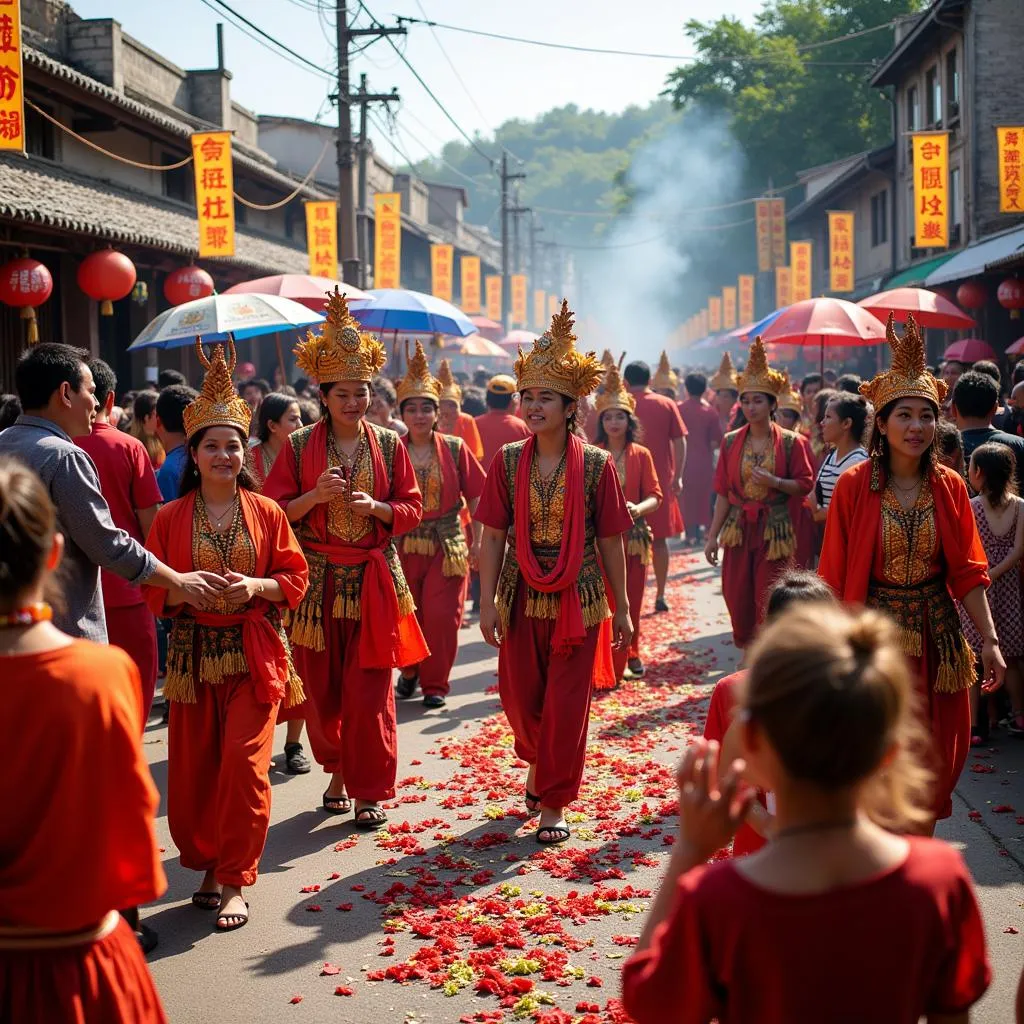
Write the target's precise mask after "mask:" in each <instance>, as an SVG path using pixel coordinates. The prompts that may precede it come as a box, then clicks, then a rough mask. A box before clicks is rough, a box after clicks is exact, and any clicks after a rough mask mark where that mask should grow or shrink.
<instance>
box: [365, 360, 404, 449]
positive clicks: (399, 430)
mask: <svg viewBox="0 0 1024 1024" xmlns="http://www.w3.org/2000/svg"><path fill="white" fill-rule="evenodd" d="M397 408H398V395H397V393H396V392H395V385H394V384H392V383H391V381H389V380H388V379H387V377H383V376H381V375H380V374H377V376H376V377H374V378H373V380H372V381H370V407H369V409H367V410H366V418H367V420H369V422H370V423H376V424H377V426H378V427H387V428H388V430H393V431H394V432H395V433H396V434H398V435H399V436H401V435H403V434H404V433H405V432H406V429H407V428H406V425H405V424H404V423H403V422H402V421H401V420H400V419H398V418H397V417H396V416H395V410H396V409H397Z"/></svg>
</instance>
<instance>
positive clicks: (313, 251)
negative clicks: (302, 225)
mask: <svg viewBox="0 0 1024 1024" xmlns="http://www.w3.org/2000/svg"><path fill="white" fill-rule="evenodd" d="M306 248H308V249H309V272H310V274H312V275H313V277H330V278H335V279H336V278H337V277H338V204H337V203H336V202H334V201H333V200H332V201H328V202H316V203H306Z"/></svg>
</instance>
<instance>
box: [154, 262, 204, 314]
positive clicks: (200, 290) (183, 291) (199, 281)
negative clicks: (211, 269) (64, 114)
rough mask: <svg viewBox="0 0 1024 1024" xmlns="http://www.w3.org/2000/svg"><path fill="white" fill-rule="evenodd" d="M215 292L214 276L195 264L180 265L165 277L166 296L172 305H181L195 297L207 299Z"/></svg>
mask: <svg viewBox="0 0 1024 1024" xmlns="http://www.w3.org/2000/svg"><path fill="white" fill-rule="evenodd" d="M212 294H213V278H212V277H210V275H209V274H208V273H207V272H206V271H205V270H203V268H202V267H197V266H195V265H194V264H193V265H192V266H189V267H179V268H178V269H177V270H175V271H174V272H173V273H172V274H168V275H167V277H166V278H165V279H164V298H166V299H167V301H168V302H169V303H170V304H171V305H172V306H180V305H181V304H182V303H183V302H191V301H192V300H193V299H205V298H206V296H207V295H212Z"/></svg>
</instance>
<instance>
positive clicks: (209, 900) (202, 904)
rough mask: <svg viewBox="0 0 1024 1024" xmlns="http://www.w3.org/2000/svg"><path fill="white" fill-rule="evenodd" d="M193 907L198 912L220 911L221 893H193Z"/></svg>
mask: <svg viewBox="0 0 1024 1024" xmlns="http://www.w3.org/2000/svg"><path fill="white" fill-rule="evenodd" d="M192 906H193V907H195V908H196V909H197V910H218V909H220V893H219V892H194V893H192Z"/></svg>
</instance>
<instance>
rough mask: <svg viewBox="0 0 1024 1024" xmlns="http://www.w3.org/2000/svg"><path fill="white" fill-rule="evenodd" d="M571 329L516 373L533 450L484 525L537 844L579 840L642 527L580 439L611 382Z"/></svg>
mask: <svg viewBox="0 0 1024 1024" xmlns="http://www.w3.org/2000/svg"><path fill="white" fill-rule="evenodd" d="M572 328H573V316H572V313H570V312H569V305H568V303H567V302H565V301H563V302H562V309H561V312H559V313H556V314H555V316H554V317H552V320H551V327H550V329H549V330H548V332H547V333H546V334H544V335H542V336H541V337H540V338H538V339H537V341H536V342H535V343H534V347H533V349H531V351H530V352H529V353H527V354H526V355H523V354H520V356H519V358H518V359H517V360H516V365H515V373H516V379H517V383H518V385H519V390H520V393H521V394H522V397H523V417H524V419H525V421H526V425H527V426H528V427H529V428H530V431H531V433H532V435H533V436H531V437H530V438H528V439H527V440H525V441H517V442H516V443H515V444H507V445H505V446H504V447H503V448H502V449H501V451H500V453H499V454H498V455H497V456H495V459H494V463H493V464H492V466H491V469H490V472H489V473H488V474H487V483H486V485H485V488H484V494H483V497H482V498H481V499H480V506H479V508H478V509H477V512H476V518H477V519H478V520H479V521H480V522H481V523H483V525H484V536H483V542H482V544H481V548H480V631H481V632H482V633H483V636H484V639H485V640H486V641H487V643H488V644H490V645H491V646H492V647H498V648H499V655H498V687H499V691H500V693H501V702H502V706H503V707H504V709H505V714H506V715H507V716H508V720H509V723H510V725H511V726H512V732H513V733H514V734H515V749H516V753H517V754H518V755H519V757H521V758H522V759H523V760H524V761H525V762H526V763H527V764H528V765H529V766H530V767H529V772H528V774H527V777H526V805H527V807H528V808H529V810H530V811H532V812H535V811H537V810H539V811H540V828H538V830H537V841H538V842H540V843H562V842H565V840H567V839H568V838H569V829H568V827H567V826H566V823H565V808H566V806H567V805H568V804H570V803H571V802H572V801H573V800H575V799H576V797H577V795H578V793H579V788H580V780H581V779H582V776H583V759H584V755H585V753H586V748H587V725H588V722H589V718H590V695H591V691H592V688H593V686H592V678H593V674H594V664H595V660H596V658H597V649H598V634H599V633H600V626H601V623H602V622H603V621H604V620H605V619H606V618H608V614H609V611H608V598H607V594H606V591H605V583H604V579H603V578H602V575H601V565H602V564H603V566H604V571H605V574H606V576H607V579H608V582H609V586H610V588H611V590H612V596H613V598H614V601H615V616H614V620H613V626H612V629H613V634H614V640H615V643H614V646H615V647H616V648H618V649H621V648H628V646H629V641H630V637H631V634H632V626H631V624H630V620H629V603H628V600H627V598H626V557H625V550H624V548H623V543H622V534H624V533H626V532H627V531H628V530H630V529H631V527H632V525H633V519H632V516H630V514H629V512H628V510H627V508H626V501H625V498H624V497H623V495H622V488H621V487H620V486H619V479H618V476H617V475H616V473H615V467H614V464H613V462H612V459H611V457H610V456H609V455H608V453H607V452H604V451H602V450H601V449H600V448H594V447H592V446H591V445H588V444H584V442H582V441H581V440H580V439H579V438H578V437H577V436H576V434H575V432H574V428H575V421H574V416H575V413H576V400H577V399H578V398H579V397H580V396H581V395H588V394H590V392H591V391H593V390H594V387H595V386H596V385H597V382H598V380H599V379H600V376H601V372H602V371H601V364H600V363H599V362H598V361H597V359H596V358H595V357H594V354H593V353H592V352H590V353H587V354H586V355H583V354H582V353H580V352H577V351H576V348H575V341H576V336H575V334H573V332H572ZM506 541H507V543H508V547H507V550H506ZM598 552H600V557H601V562H600V563H599V562H598Z"/></svg>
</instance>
